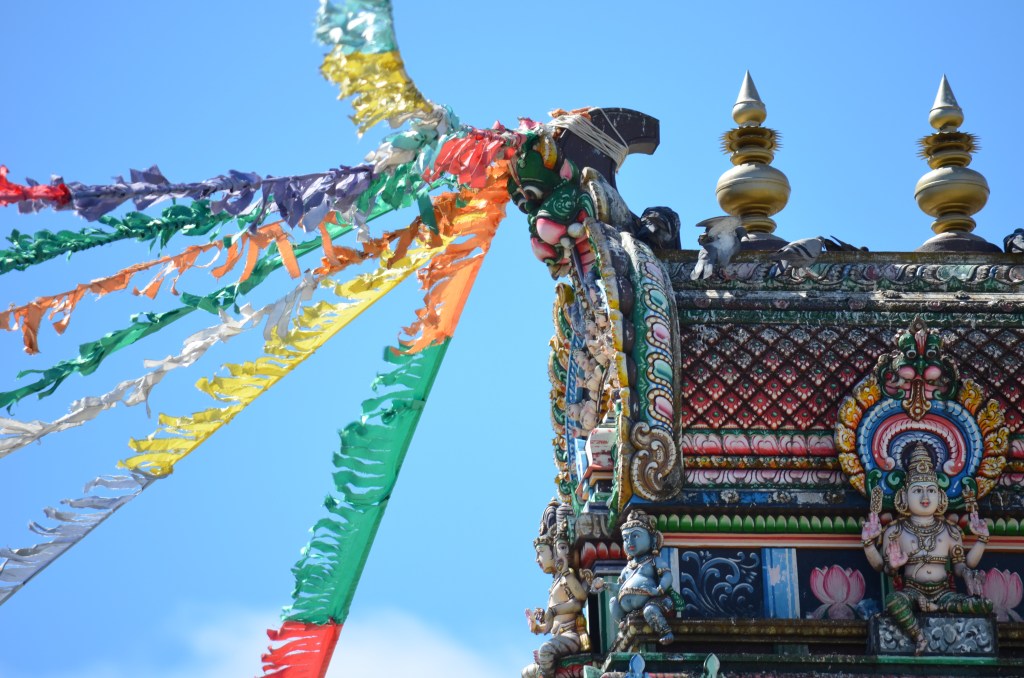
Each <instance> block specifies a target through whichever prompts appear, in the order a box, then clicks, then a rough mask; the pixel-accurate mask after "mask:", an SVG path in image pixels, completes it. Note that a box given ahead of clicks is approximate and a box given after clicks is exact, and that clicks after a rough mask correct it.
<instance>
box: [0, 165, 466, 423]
mask: <svg viewBox="0 0 1024 678" xmlns="http://www.w3.org/2000/svg"><path fill="white" fill-rule="evenodd" d="M416 176H417V180H418V182H419V183H418V184H417V183H410V184H408V188H409V189H410V191H413V192H412V193H398V194H396V195H394V196H391V197H393V198H394V202H384V201H381V202H376V203H374V205H373V207H372V210H371V211H370V213H369V216H367V217H366V221H367V222H369V221H373V220H374V219H377V218H379V217H381V216H383V215H385V214H387V213H389V212H392V211H394V210H395V209H397V208H399V207H407V206H408V205H410V204H411V203H412V201H413V200H414V199H416V193H417V192H419V191H421V190H422V191H428V190H430V189H431V188H436V187H439V186H443V185H447V184H449V183H450V180H448V179H439V180H437V181H435V182H433V183H432V184H425V183H423V181H422V178H420V177H419V176H418V175H416ZM335 218H337V214H335ZM351 228H352V227H351V226H350V225H348V224H345V225H342V226H338V225H332V226H328V229H327V230H328V233H329V235H330V237H331V239H337V238H338V237H340V236H341V235H342V234H344V233H347V232H348V231H350V230H351ZM322 246H323V243H322V240H321V237H319V236H318V237H316V238H313V239H310V240H306V241H303V242H301V243H298V244H296V245H295V246H294V254H295V257H296V258H302V257H303V256H305V255H306V254H309V253H310V252H313V251H316V250H319V249H321V247H322ZM283 265H284V263H283V261H282V258H281V255H280V253H277V252H272V251H268V252H267V254H266V255H264V257H263V258H262V259H260V260H259V261H258V262H257V263H256V265H255V266H254V267H253V270H252V272H251V274H250V275H249V277H248V278H247V279H246V280H245V281H244V282H240V283H234V284H231V285H228V286H227V287H222V288H221V289H219V290H216V291H214V292H211V293H210V294H207V295H205V296H201V297H200V296H196V295H192V294H189V293H187V292H183V293H182V295H181V301H182V303H183V306H181V307H179V308H176V309H173V310H170V311H166V312H163V313H141V314H138V315H134V316H132V319H131V325H129V326H128V327H125V328H122V329H120V330H115V331H113V332H109V333H107V334H105V335H104V336H102V337H100V338H99V339H96V340H94V341H91V342H88V343H86V344H82V345H81V346H80V347H79V351H78V357H76V358H72V359H70V360H64V361H61V362H59V363H57V364H56V365H53V366H52V367H49V368H47V369H45V370H25V371H23V372H20V373H19V374H18V376H19V377H22V376H25V375H27V374H41V375H42V378H40V379H39V380H37V381H35V382H33V383H31V384H28V385H26V386H22V387H21V388H17V389H14V390H12V391H6V392H0V407H6V408H7V409H8V410H9V409H10V408H11V406H12V405H14V404H15V403H17V402H18V401H19V400H22V399H23V398H26V397H28V396H29V395H32V394H34V393H38V394H39V397H40V398H44V397H46V396H49V395H51V394H52V393H53V392H54V391H56V390H57V388H58V387H59V386H60V385H61V384H62V383H63V382H64V380H65V379H67V378H68V377H70V376H71V375H72V374H76V373H78V374H82V375H88V374H92V373H93V372H95V371H96V369H97V368H98V367H99V366H100V364H101V363H102V362H103V361H104V360H106V359H107V358H108V357H109V356H110V355H112V354H113V353H115V352H117V351H119V350H121V349H123V348H125V347H127V346H130V345H132V344H134V343H136V342H138V341H141V340H142V339H144V338H145V337H148V336H150V335H152V334H155V333H156V332H159V331H160V330H163V329H165V328H167V327H169V326H170V325H171V324H173V323H174V322H177V321H178V320H180V319H182V318H184V317H185V316H187V315H189V314H190V313H192V312H193V311H195V310H196V309H202V310H204V311H207V312H209V313H214V314H216V313H219V311H220V309H223V308H228V307H230V306H232V305H233V304H235V302H236V301H237V299H238V298H239V297H242V296H244V295H245V294H248V293H249V292H250V291H252V290H253V289H254V288H255V287H256V286H258V285H259V284H261V283H262V282H263V281H264V280H266V279H267V277H268V276H269V275H270V274H271V273H273V272H274V271H276V270H277V269H279V268H281V267H282V266H283Z"/></svg>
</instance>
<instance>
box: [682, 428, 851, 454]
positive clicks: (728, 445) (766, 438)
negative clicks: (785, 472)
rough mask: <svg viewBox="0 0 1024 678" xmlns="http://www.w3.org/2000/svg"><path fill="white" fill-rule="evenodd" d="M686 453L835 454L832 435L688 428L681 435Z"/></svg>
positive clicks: (683, 449)
mask: <svg viewBox="0 0 1024 678" xmlns="http://www.w3.org/2000/svg"><path fill="white" fill-rule="evenodd" d="M681 448H682V451H683V454H684V455H720V454H725V455H763V456H777V455H778V456H788V457H806V456H814V457H833V456H835V454H836V451H835V446H834V444H833V442H832V436H831V435H829V434H827V433H822V434H814V433H810V434H805V433H802V432H786V433H759V432H752V433H746V432H742V431H737V432H717V431H688V432H686V433H684V434H683V436H682V444H681Z"/></svg>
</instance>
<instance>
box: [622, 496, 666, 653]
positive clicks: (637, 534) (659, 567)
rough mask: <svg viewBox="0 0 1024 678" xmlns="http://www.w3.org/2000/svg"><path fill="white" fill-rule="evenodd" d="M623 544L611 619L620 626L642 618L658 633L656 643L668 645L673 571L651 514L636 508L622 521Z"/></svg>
mask: <svg viewBox="0 0 1024 678" xmlns="http://www.w3.org/2000/svg"><path fill="white" fill-rule="evenodd" d="M622 543H623V548H624V549H625V551H626V558H627V561H626V566H625V567H624V568H622V574H620V575H619V592H618V594H617V595H616V596H615V597H614V598H612V599H611V613H612V619H614V620H615V621H616V622H618V623H619V628H620V629H621V628H623V626H624V620H627V619H629V618H634V619H636V618H638V617H643V619H644V621H646V622H647V623H648V625H650V627H651V628H652V629H653V630H654V632H655V633H656V634H658V636H659V638H658V642H660V643H661V644H662V645H668V644H669V643H671V642H672V640H673V638H674V636H673V635H672V629H671V628H670V627H669V625H668V621H666V619H665V615H666V614H670V613H671V612H672V611H673V610H674V609H675V605H674V604H673V602H672V597H671V596H670V595H669V590H670V589H671V588H672V571H671V568H670V567H669V564H668V561H667V560H666V559H665V558H664V557H663V556H662V555H661V546H662V543H663V537H662V535H661V532H659V531H658V530H657V529H656V528H655V522H654V517H653V516H648V515H647V514H646V513H644V512H643V511H641V510H638V509H634V510H633V511H632V512H630V514H629V517H628V519H627V520H626V522H625V523H623V524H622ZM636 621H639V619H636Z"/></svg>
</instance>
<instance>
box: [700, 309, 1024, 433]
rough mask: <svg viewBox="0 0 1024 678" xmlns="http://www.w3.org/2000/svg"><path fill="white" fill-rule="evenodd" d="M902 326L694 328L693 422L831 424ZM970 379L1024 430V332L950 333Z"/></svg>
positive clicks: (950, 345) (714, 425)
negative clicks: (855, 386) (854, 388)
mask: <svg viewBox="0 0 1024 678" xmlns="http://www.w3.org/2000/svg"><path fill="white" fill-rule="evenodd" d="M895 334H896V330H894V329H887V328H880V327H842V328H833V327H808V326H805V325H755V326H751V325H734V324H720V325H688V326H685V325H684V326H683V327H681V337H682V346H683V360H682V389H681V394H682V406H681V407H680V416H681V419H682V425H683V427H684V428H696V429H701V428H703V429H720V428H739V429H796V430H802V431H808V430H829V431H831V430H832V428H833V426H834V424H835V416H836V410H837V409H838V407H839V403H840V402H841V401H842V399H843V398H844V397H846V396H847V395H849V393H850V389H851V388H852V387H853V386H854V385H855V384H856V383H857V382H858V381H860V380H861V379H863V378H864V377H865V376H867V375H868V374H869V373H870V372H871V370H872V369H873V368H874V366H875V363H876V362H877V360H878V356H879V355H881V354H882V353H886V352H888V351H890V350H892V349H893V348H894V347H893V344H892V337H893V336H894V335H895ZM945 336H946V337H947V343H946V352H947V353H948V354H949V355H951V356H952V357H953V358H954V359H955V360H956V361H957V362H958V363H959V365H960V370H961V375H962V376H963V377H965V378H970V379H973V380H975V381H976V382H977V383H978V385H979V386H981V388H982V389H983V390H984V391H985V392H986V394H987V397H989V398H996V399H997V400H998V401H999V402H1000V403H1001V404H1002V405H1004V407H1005V408H1006V423H1007V425H1008V426H1009V427H1010V431H1011V433H1015V432H1017V431H1019V430H1021V429H1022V428H1024V397H1022V396H1024V330H1010V329H971V328H969V327H967V328H958V329H955V330H946V331H945Z"/></svg>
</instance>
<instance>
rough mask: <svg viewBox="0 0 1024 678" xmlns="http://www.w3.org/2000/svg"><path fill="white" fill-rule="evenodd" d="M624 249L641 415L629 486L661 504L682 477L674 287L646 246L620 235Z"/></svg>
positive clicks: (634, 431) (634, 433) (633, 429)
mask: <svg viewBox="0 0 1024 678" xmlns="http://www.w3.org/2000/svg"><path fill="white" fill-rule="evenodd" d="M622 246H623V249H624V250H625V252H626V254H627V255H628V256H629V259H630V264H631V266H630V273H631V278H632V286H633V297H634V302H633V318H632V321H633V325H634V327H635V334H636V337H637V341H636V342H635V344H634V346H635V348H634V350H633V353H632V358H633V360H634V362H635V364H636V366H637V369H636V374H637V377H636V383H635V385H634V389H633V390H634V392H635V396H634V397H636V398H637V399H638V401H639V402H638V403H637V405H638V407H637V409H638V410H639V413H638V414H639V417H638V420H636V421H634V422H633V424H632V426H631V428H630V443H631V444H632V447H633V454H632V458H631V459H630V466H629V472H630V483H631V485H632V488H633V491H634V492H635V493H636V494H637V495H639V496H641V497H643V498H644V499H647V500H649V501H664V500H666V499H670V498H672V497H673V496H674V495H675V494H676V493H677V492H678V491H679V487H680V481H681V479H682V478H681V472H682V468H681V463H680V455H679V449H678V446H677V443H676V431H677V428H676V427H677V425H678V420H677V417H676V416H675V415H676V411H675V402H676V399H677V392H678V377H677V375H676V373H675V367H674V366H675V365H676V364H678V353H679V349H678V347H677V346H676V345H675V344H674V342H673V335H674V334H675V332H674V331H673V329H674V328H675V327H677V320H676V317H675V309H674V306H673V304H672V294H673V293H672V285H671V281H670V280H669V278H668V276H667V275H666V273H665V271H664V269H663V268H662V265H661V262H660V261H658V259H657V258H656V257H655V256H654V253H653V252H651V250H650V248H648V247H647V245H645V244H644V243H642V242H640V241H638V240H636V239H635V238H633V237H632V236H630V235H629V234H627V233H624V234H623V235H622Z"/></svg>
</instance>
